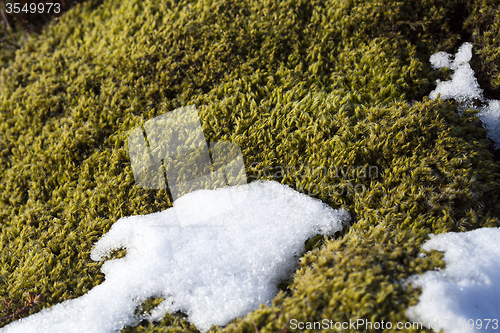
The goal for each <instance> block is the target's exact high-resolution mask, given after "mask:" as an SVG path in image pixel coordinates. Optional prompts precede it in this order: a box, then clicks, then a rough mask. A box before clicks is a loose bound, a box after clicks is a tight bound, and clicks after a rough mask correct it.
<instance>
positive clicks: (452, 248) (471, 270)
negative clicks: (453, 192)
mask: <svg viewBox="0 0 500 333" xmlns="http://www.w3.org/2000/svg"><path fill="white" fill-rule="evenodd" d="M422 248H423V249H424V250H426V251H429V250H431V249H435V250H438V251H444V261H445V262H446V268H445V269H444V270H438V271H430V272H426V273H425V274H423V275H418V276H412V277H411V278H410V279H409V281H408V282H411V283H412V284H413V285H416V286H420V287H422V294H421V295H420V300H419V303H418V304H417V305H416V306H413V307H410V308H409V309H408V310H407V315H408V317H409V318H410V319H411V320H412V321H421V322H423V324H424V325H425V326H427V327H429V328H432V329H434V330H435V331H439V330H441V329H442V330H444V331H445V332H447V333H448V332H476V331H481V332H486V331H495V332H496V331H498V329H500V323H499V320H500V318H499V316H498V315H499V314H500V229H498V228H483V229H477V230H474V231H470V232H461V233H453V232H451V233H446V234H441V235H437V236H436V235H431V239H430V240H429V241H427V242H426V243H425V244H424V245H423V246H422ZM486 319H491V320H492V321H490V322H489V325H488V329H486V324H487V322H488V321H487V320H486ZM493 319H496V321H494V320H493ZM447 320H448V321H447ZM452 320H453V322H452ZM472 320H473V321H474V323H472ZM464 323H465V324H466V325H465V327H464V326H463V324H464ZM471 324H472V325H471ZM480 324H481V326H482V327H481V328H480V329H479V325H480ZM495 327H496V329H495Z"/></svg>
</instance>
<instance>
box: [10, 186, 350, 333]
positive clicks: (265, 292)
mask: <svg viewBox="0 0 500 333" xmlns="http://www.w3.org/2000/svg"><path fill="white" fill-rule="evenodd" d="M241 197H242V198H244V200H239V198H241ZM235 203H236V204H235ZM213 204H217V205H224V204H225V205H228V206H230V207H233V209H230V210H226V211H224V212H223V213H222V214H220V215H218V216H215V217H214V216H211V217H210V218H209V219H208V220H205V221H202V222H200V224H199V225H196V224H187V225H188V226H187V227H186V226H185V225H186V224H184V223H182V222H183V221H179V216H183V215H182V214H177V210H191V211H198V210H200V211H203V208H204V207H209V206H211V205H213ZM349 219H350V217H349V214H348V213H347V211H345V210H343V209H340V210H334V209H332V208H330V207H329V206H328V205H326V204H324V203H323V202H321V201H320V200H317V199H313V198H310V197H308V196H306V195H304V194H301V193H299V192H296V191H294V190H293V189H291V188H289V187H287V186H284V185H281V184H279V183H276V182H253V183H251V184H248V185H243V186H235V187H226V188H220V189H217V190H201V191H197V192H192V193H189V194H186V195H185V196H183V197H182V198H181V199H179V200H177V201H176V204H175V205H174V207H173V208H170V209H167V210H164V211H162V212H159V213H154V214H149V215H144V216H131V217H126V218H122V219H120V220H118V221H117V222H116V223H115V224H114V225H113V226H112V228H111V230H110V231H109V232H108V233H107V234H105V235H104V236H103V237H102V238H101V239H100V240H99V241H98V242H97V243H96V245H95V248H94V249H93V251H92V254H91V257H92V259H93V260H105V259H106V258H108V256H109V255H110V253H111V252H112V251H113V250H116V249H120V248H124V249H126V250H127V254H126V256H125V257H123V258H119V259H111V260H107V261H106V262H105V263H104V264H103V266H102V272H103V273H104V274H105V276H106V280H105V282H104V283H102V284H101V285H99V286H97V287H95V288H93V289H92V290H90V291H89V292H88V293H87V294H85V295H84V296H82V297H80V298H77V299H73V300H69V301H66V302H63V303H61V304H57V305H55V306H53V307H51V308H48V309H44V310H42V311H40V312H39V313H36V314H34V315H32V316H29V317H27V318H25V319H23V320H21V321H18V322H14V323H11V324H10V325H8V326H5V327H4V328H2V329H0V332H2V333H13V332H23V333H24V332H47V333H48V332H50V333H57V332H65V333H71V332H85V333H88V332H92V333H105V332H106V333H108V332H119V331H120V330H121V329H122V328H124V327H126V326H134V325H137V324H138V323H139V322H140V320H142V319H149V320H160V319H161V318H163V316H164V315H165V313H166V312H175V311H178V310H180V311H182V312H184V313H186V314H187V315H188V320H189V321H190V322H192V323H193V324H194V325H196V327H197V328H198V329H199V330H201V331H206V330H208V329H209V328H210V327H212V325H226V324H228V323H229V322H230V321H231V320H233V319H234V318H236V317H238V316H243V315H245V314H247V313H248V312H249V311H252V310H254V309H256V308H257V307H258V306H259V305H260V304H262V303H269V302H270V301H271V300H272V299H273V298H274V296H275V295H276V294H277V292H278V289H277V287H276V285H277V284H279V283H280V281H282V280H283V279H285V278H287V277H289V276H290V275H291V274H292V273H293V271H294V269H296V267H297V258H298V256H299V255H300V254H301V253H302V252H303V251H304V243H305V241H306V240H307V239H308V238H310V237H312V236H314V235H316V234H318V233H321V234H331V233H334V232H335V231H339V230H341V229H342V227H343V224H344V223H346V222H348V221H349ZM151 297H159V298H163V299H164V301H163V302H162V303H161V304H160V305H159V306H158V307H157V308H155V309H153V311H152V313H151V314H149V315H143V316H137V315H134V311H135V310H136V309H137V308H138V306H140V304H142V302H144V301H145V300H147V299H148V298H151Z"/></svg>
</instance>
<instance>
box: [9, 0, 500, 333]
mask: <svg viewBox="0 0 500 333" xmlns="http://www.w3.org/2000/svg"><path fill="white" fill-rule="evenodd" d="M499 35H500V9H499V7H498V5H496V4H495V1H493V0H491V1H486V0H483V1H458V0H455V1H446V2H444V1H438V0H427V1H405V2H392V1H388V0H387V1H383V0H365V1H340V0H330V1H320V0H308V1H302V0H286V1H271V0H261V1H235V0H233V1H231V0H220V1H209V0H199V1H179V2H175V1H163V2H162V3H157V2H155V1H137V0H124V1H120V2H116V1H101V2H99V1H88V2H84V3H81V4H79V5H77V6H76V7H75V8H74V9H73V10H71V11H70V12H69V13H67V14H66V15H64V16H62V17H61V18H60V19H59V20H58V21H53V22H51V23H50V24H48V25H46V26H45V27H44V28H43V30H42V31H41V33H40V34H31V35H23V37H22V38H18V39H17V42H18V43H19V44H20V45H19V47H20V48H19V49H18V50H17V51H16V52H15V54H14V53H12V52H10V51H9V50H6V51H5V52H3V51H2V56H1V59H2V66H3V67H4V69H3V70H2V73H1V76H0V80H1V85H0V174H1V177H0V225H1V231H0V260H1V263H2V264H1V267H0V296H3V297H5V298H6V299H9V300H13V304H14V306H18V307H21V306H22V304H23V303H24V300H25V297H26V292H28V291H29V292H30V293H31V294H37V293H43V295H44V301H43V303H42V304H41V305H38V306H34V307H33V308H31V310H30V311H31V313H33V312H36V311H39V310H40V309H42V308H45V307H50V306H51V305H54V304H57V303H59V302H62V301H64V300H67V299H71V298H75V297H78V296H81V295H83V294H84V293H85V292H86V291H88V290H90V289H91V288H92V287H93V286H95V285H97V284H99V283H101V282H102V281H103V279H104V276H103V275H102V273H101V272H100V270H99V268H100V266H101V264H102V263H99V262H93V261H92V260H91V259H90V251H91V249H92V246H93V244H94V243H95V242H96V241H97V240H98V239H100V237H101V236H102V235H103V234H105V233H106V232H107V231H108V230H109V229H110V227H111V225H112V224H113V223H114V222H116V221H117V220H118V219H119V218H120V217H122V216H130V215H137V214H146V213H151V212H156V211H161V210H164V209H166V208H168V207H171V205H172V202H171V199H169V196H168V192H167V191H165V190H145V189H141V188H139V187H137V186H135V185H134V178H133V174H132V169H131V165H130V160H129V156H128V147H127V138H128V134H129V133H130V130H132V129H133V128H135V127H137V126H139V125H140V124H141V123H143V122H144V121H147V120H148V119H151V118H153V117H155V116H157V115H160V114H163V113H165V112H168V111H171V110H173V109H175V108H177V107H180V106H185V105H191V104H196V105H197V107H198V110H199V112H200V117H201V123H202V127H203V131H204V134H205V137H206V138H207V140H208V141H211V142H217V141H230V142H233V143H236V144H238V145H239V146H240V147H241V150H242V153H243V157H244V160H245V165H246V170H247V174H248V175H249V178H250V180H255V179H273V180H277V181H279V182H281V183H283V184H287V185H289V186H291V187H292V188H294V189H296V190H299V191H301V192H304V193H306V194H309V195H311V196H315V197H317V198H319V199H321V200H323V201H324V202H326V203H327V204H329V205H330V206H332V207H333V208H339V207H344V208H345V209H347V210H348V211H349V212H350V214H351V216H352V217H353V223H352V225H351V226H350V227H348V228H345V229H344V230H343V231H342V232H341V233H337V234H336V235H333V236H331V237H329V238H327V239H323V238H321V237H316V238H314V239H311V240H310V241H309V242H308V243H307V248H308V249H309V250H311V251H310V252H307V253H305V254H304V255H303V256H302V257H301V258H300V260H299V262H298V265H300V266H299V269H298V270H297V271H296V273H295V274H294V275H293V277H290V279H289V280H288V281H284V282H283V284H281V285H280V287H281V289H282V291H281V292H280V293H279V294H278V295H277V296H276V298H275V300H274V301H273V303H272V304H270V305H267V306H262V307H261V308H259V309H257V310H255V311H253V312H251V313H249V314H248V315H247V316H245V317H244V318H239V319H236V320H235V321H234V322H233V323H231V324H230V325H228V326H227V327H224V328H214V329H213V330H214V331H220V332H255V331H256V330H257V329H258V330H259V331H260V332H262V333H263V332H280V331H285V328H286V327H287V325H289V322H290V320H291V319H297V320H298V321H320V320H322V319H324V318H328V319H331V320H334V321H349V319H352V320H355V319H358V318H367V319H370V320H373V321H380V320H384V321H392V322H397V321H405V320H407V319H406V315H405V311H406V309H407V308H408V307H409V306H412V305H415V304H416V303H417V302H418V297H419V293H420V291H419V290H418V289H416V288H412V287H411V286H410V287H408V288H407V287H405V286H404V284H402V281H404V280H405V279H406V278H408V277H409V276H411V275H412V274H417V273H422V272H425V271H427V270H430V269H435V268H438V267H443V265H444V262H443V261H442V260H441V255H440V254H439V253H438V252H435V251H434V252H431V253H429V255H427V256H425V257H421V256H419V255H418V254H419V252H420V246H421V245H422V244H423V243H424V242H425V240H426V239H427V235H428V234H430V233H443V232H447V231H466V230H473V229H476V228H479V227H493V226H497V227H498V226H500V221H499V218H498V217H499V216H500V205H499V204H498V202H499V200H498V199H499V198H498V197H499V195H500V187H499V186H498V183H499V181H500V173H499V171H500V169H499V167H500V164H499V162H498V160H499V158H498V153H497V152H495V151H494V150H493V149H492V143H491V141H490V140H489V139H487V136H486V131H485V130H484V129H483V128H482V126H481V122H480V121H479V119H478V118H477V117H476V112H475V111H473V110H465V111H464V112H463V114H462V116H461V117H459V115H458V105H457V103H456V102H451V101H442V100H439V99H437V100H429V99H428V98H427V97H426V96H428V94H429V93H430V91H432V89H433V88H435V81H436V79H441V80H446V79H448V78H449V74H450V72H449V71H446V70H437V71H436V70H432V68H431V66H430V63H429V57H430V55H431V54H433V53H435V52H438V51H446V52H449V53H455V52H456V50H457V49H458V47H459V46H460V45H461V44H462V43H463V42H471V43H472V45H473V53H474V55H473V60H472V62H471V65H472V67H473V69H474V70H475V72H476V77H477V78H478V81H479V83H480V85H481V87H482V88H483V89H484V90H485V96H486V97H487V98H496V99H500V74H499V67H500V51H499V50H500V39H498V37H497V36H499ZM370 167H372V170H377V172H373V173H372V174H371V175H367V174H362V173H358V172H352V173H350V174H343V173H341V172H340V173H335V172H333V173H325V172H322V171H320V172H317V171H315V170H318V169H319V170H325V169H326V170H340V169H341V170H347V168H350V169H349V170H357V169H359V168H361V169H363V168H370ZM282 170H286V172H281V171H282ZM338 184H341V185H343V186H345V190H344V191H342V192H341V191H340V190H339V191H333V190H332V189H334V188H335V189H340V188H341V187H339V186H338ZM356 184H361V185H362V186H361V185H359V186H358V187H357V188H358V189H362V190H358V191H355V190H353V189H352V188H351V190H350V191H349V190H348V189H349V185H356ZM155 302H156V303H157V302H158V300H152V301H151V303H155ZM149 306H151V304H149ZM0 307H1V306H0ZM147 307H148V304H145V308H147ZM9 321H10V320H7V321H4V322H3V323H2V325H5V324H7V323H8V322H9ZM195 331H196V328H195V327H194V326H192V325H190V324H189V322H188V321H187V320H186V318H185V316H183V315H182V314H180V313H177V314H170V315H168V316H166V317H165V319H164V320H163V321H161V322H160V323H148V322H143V323H141V325H139V326H137V327H134V328H126V329H124V330H123V332H195Z"/></svg>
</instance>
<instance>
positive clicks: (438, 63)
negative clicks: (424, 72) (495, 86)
mask: <svg viewBox="0 0 500 333" xmlns="http://www.w3.org/2000/svg"><path fill="white" fill-rule="evenodd" d="M450 58H451V54H449V53H446V52H438V53H435V54H433V55H432V56H431V57H430V60H429V61H430V63H431V65H432V67H433V68H435V69H438V68H450V69H452V70H453V71H454V73H453V75H452V76H451V80H450V81H445V82H442V81H439V80H438V81H437V86H436V89H434V90H433V91H432V92H431V93H430V94H429V97H430V98H431V99H436V98H437V97H438V95H439V96H440V97H441V98H442V99H450V98H453V99H455V100H456V101H458V102H461V103H462V104H463V106H464V107H466V108H474V106H473V100H479V101H480V102H483V103H487V104H488V105H483V106H481V107H480V108H479V109H478V111H479V113H478V117H479V119H481V121H482V123H483V126H484V128H485V129H486V130H487V132H488V137H489V138H490V139H491V140H493V142H494V143H495V149H500V101H498V100H488V99H485V98H484V97H483V90H482V89H481V87H480V86H479V83H478V82H477V80H476V78H475V77H474V70H473V69H472V68H471V66H470V65H469V61H470V60H471V59H472V44H471V43H464V44H463V45H462V46H461V47H460V48H459V49H458V52H457V53H456V54H455V59H454V60H453V62H452V61H451V60H450Z"/></svg>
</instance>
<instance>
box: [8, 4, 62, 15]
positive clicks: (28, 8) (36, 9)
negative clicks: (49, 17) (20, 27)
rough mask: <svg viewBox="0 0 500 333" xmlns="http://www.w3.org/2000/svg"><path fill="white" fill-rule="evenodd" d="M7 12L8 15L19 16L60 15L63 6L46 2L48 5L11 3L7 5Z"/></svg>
mask: <svg viewBox="0 0 500 333" xmlns="http://www.w3.org/2000/svg"><path fill="white" fill-rule="evenodd" d="M5 11H6V12H7V14H12V13H13V14H18V13H21V12H23V13H26V14H28V13H31V14H35V13H39V14H41V13H56V14H57V13H60V12H61V4H60V3H56V2H46V3H30V4H27V3H25V4H24V5H22V4H21V3H18V2H14V3H10V2H7V3H6V4H5Z"/></svg>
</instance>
